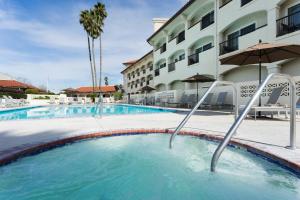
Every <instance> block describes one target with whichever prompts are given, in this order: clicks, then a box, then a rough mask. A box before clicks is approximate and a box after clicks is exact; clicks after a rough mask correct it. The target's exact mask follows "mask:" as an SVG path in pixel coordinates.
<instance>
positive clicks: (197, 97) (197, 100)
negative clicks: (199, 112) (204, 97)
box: [197, 82, 199, 102]
mask: <svg viewBox="0 0 300 200" xmlns="http://www.w3.org/2000/svg"><path fill="white" fill-rule="evenodd" d="M198 84H199V83H198V82H197V102H198V96H199V94H198Z"/></svg>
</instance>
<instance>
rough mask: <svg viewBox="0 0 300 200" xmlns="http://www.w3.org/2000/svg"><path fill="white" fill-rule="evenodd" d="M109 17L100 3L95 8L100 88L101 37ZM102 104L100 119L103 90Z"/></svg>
mask: <svg viewBox="0 0 300 200" xmlns="http://www.w3.org/2000/svg"><path fill="white" fill-rule="evenodd" d="M106 17H107V12H106V9H105V5H104V4H102V3H100V2H98V3H97V4H96V5H95V6H94V20H95V22H96V26H97V31H98V34H99V35H98V36H99V54H100V64H99V88H101V86H102V41H101V38H102V37H101V36H102V32H103V26H104V20H105V18H106ZM99 103H100V117H101V116H102V96H101V89H100V91H99V102H98V104H99Z"/></svg>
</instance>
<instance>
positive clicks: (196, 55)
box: [188, 53, 199, 65]
mask: <svg viewBox="0 0 300 200" xmlns="http://www.w3.org/2000/svg"><path fill="white" fill-rule="evenodd" d="M198 62H199V53H194V54H192V55H190V56H189V57H188V65H193V64H195V63H198Z"/></svg>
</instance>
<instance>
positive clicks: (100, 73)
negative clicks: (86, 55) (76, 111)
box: [99, 33, 103, 117]
mask: <svg viewBox="0 0 300 200" xmlns="http://www.w3.org/2000/svg"><path fill="white" fill-rule="evenodd" d="M99 54H100V65H99V76H100V77H99V87H100V92H99V100H100V117H102V106H103V105H102V92H101V86H102V41H101V33H100V35H99Z"/></svg>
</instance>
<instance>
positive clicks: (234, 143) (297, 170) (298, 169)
mask: <svg viewBox="0 0 300 200" xmlns="http://www.w3.org/2000/svg"><path fill="white" fill-rule="evenodd" d="M173 132H174V131H173V130H170V129H126V130H112V131H103V132H95V133H89V134H83V135H78V136H72V137H67V138H63V139H58V140H53V141H50V142H45V143H38V144H31V145H27V146H21V147H19V148H17V150H10V151H8V152H6V154H5V155H3V156H2V157H1V158H0V167H1V166H4V165H7V164H10V163H12V162H15V161H17V160H18V159H20V158H23V157H27V156H31V155H36V154H39V153H42V152H44V151H48V150H51V149H54V148H57V147H61V146H64V145H67V144H72V143H75V142H79V141H82V140H87V139H95V138H101V137H113V136H126V135H139V134H171V133H173ZM179 135H188V136H195V137H198V138H201V139H205V140H208V141H214V142H220V141H221V140H223V138H224V137H223V136H220V135H212V134H207V133H205V132H204V131H201V132H200V131H180V133H179ZM229 146H231V147H235V148H242V149H245V150H247V151H248V152H250V153H253V154H255V155H257V156H261V157H263V158H265V159H267V160H269V161H271V162H273V163H276V164H278V165H280V166H281V167H284V168H286V169H287V170H289V171H290V172H292V173H294V174H295V175H296V176H298V177H300V164H299V163H297V162H294V161H292V160H289V159H287V158H284V157H282V156H279V155H277V154H276V153H273V152H271V151H268V150H266V149H264V148H259V147H258V146H255V144H250V143H247V142H244V141H243V140H241V139H237V138H234V139H232V140H231V141H230V143H229ZM166 148H168V147H166Z"/></svg>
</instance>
